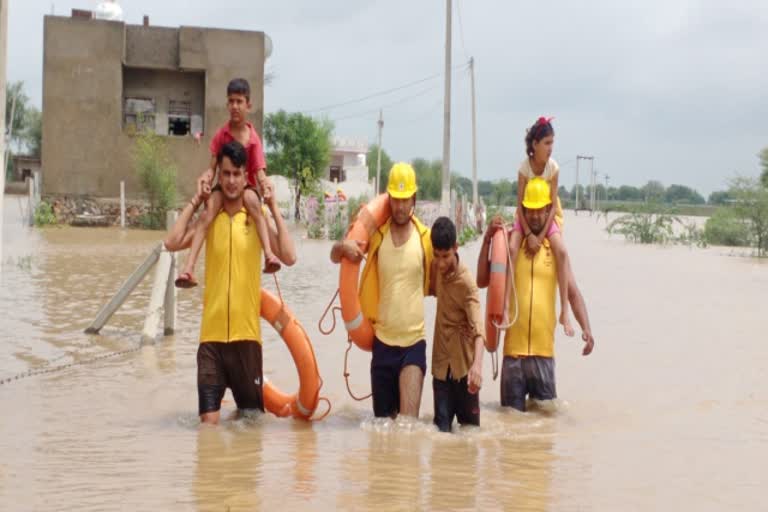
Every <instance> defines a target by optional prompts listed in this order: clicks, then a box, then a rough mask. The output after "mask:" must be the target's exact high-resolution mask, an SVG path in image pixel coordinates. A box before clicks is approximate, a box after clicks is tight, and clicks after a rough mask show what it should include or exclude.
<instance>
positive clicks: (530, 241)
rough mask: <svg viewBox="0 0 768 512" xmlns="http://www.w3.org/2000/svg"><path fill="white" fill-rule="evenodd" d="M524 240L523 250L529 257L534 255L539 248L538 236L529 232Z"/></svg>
mask: <svg viewBox="0 0 768 512" xmlns="http://www.w3.org/2000/svg"><path fill="white" fill-rule="evenodd" d="M525 241H526V242H527V243H526V244H525V252H526V253H528V255H529V256H531V257H533V256H536V253H537V252H539V249H541V241H540V240H539V237H537V236H536V235H534V234H533V233H531V234H529V235H528V238H526V239H525Z"/></svg>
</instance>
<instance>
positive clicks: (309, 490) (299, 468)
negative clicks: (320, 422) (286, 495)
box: [289, 422, 319, 496]
mask: <svg viewBox="0 0 768 512" xmlns="http://www.w3.org/2000/svg"><path fill="white" fill-rule="evenodd" d="M291 430H292V431H293V435H294V441H293V443H292V444H293V445H294V447H295V449H294V452H293V455H292V456H291V455H290V454H289V457H290V460H292V461H293V494H295V495H298V496H313V495H314V494H316V493H317V492H318V490H319V489H318V486H317V476H316V475H315V463H316V462H317V434H316V433H315V431H314V430H313V428H312V424H310V423H299V422H294V423H292V424H291Z"/></svg>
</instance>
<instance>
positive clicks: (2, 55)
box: [0, 0, 8, 275]
mask: <svg viewBox="0 0 768 512" xmlns="http://www.w3.org/2000/svg"><path fill="white" fill-rule="evenodd" d="M7 49H8V0H0V155H3V159H2V160H3V163H5V94H6V92H7V91H6V87H5V78H6V77H5V63H6V53H7ZM5 169H6V168H5V166H3V169H2V171H0V275H2V268H3V265H2V262H3V208H4V206H3V198H4V197H5Z"/></svg>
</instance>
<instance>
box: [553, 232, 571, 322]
mask: <svg viewBox="0 0 768 512" xmlns="http://www.w3.org/2000/svg"><path fill="white" fill-rule="evenodd" d="M549 244H550V245H551V246H552V251H553V252H554V253H555V261H557V286H558V288H559V289H560V323H561V324H562V326H563V330H565V334H566V336H573V332H574V331H573V326H572V325H571V309H570V304H569V302H568V278H569V277H570V274H571V266H570V263H569V259H568V250H567V249H566V248H565V242H564V240H563V236H562V235H561V234H560V233H555V234H553V235H552V236H550V237H549Z"/></svg>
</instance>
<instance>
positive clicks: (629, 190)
mask: <svg viewBox="0 0 768 512" xmlns="http://www.w3.org/2000/svg"><path fill="white" fill-rule="evenodd" d="M644 197H645V196H644V195H643V191H642V190H640V189H639V188H637V187H633V186H631V185H622V186H620V187H619V190H618V192H617V193H616V199H617V200H619V201H642V200H643V198H644Z"/></svg>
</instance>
